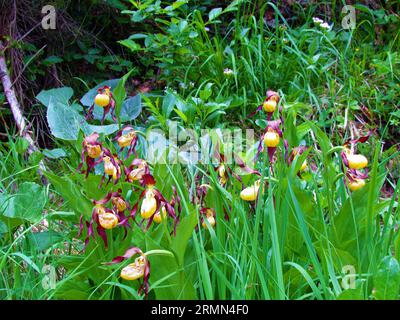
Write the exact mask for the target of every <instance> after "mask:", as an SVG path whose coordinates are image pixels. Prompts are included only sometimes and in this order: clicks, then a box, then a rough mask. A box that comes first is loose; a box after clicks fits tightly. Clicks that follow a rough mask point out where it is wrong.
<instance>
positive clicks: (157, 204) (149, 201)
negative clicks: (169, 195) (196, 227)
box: [131, 174, 180, 234]
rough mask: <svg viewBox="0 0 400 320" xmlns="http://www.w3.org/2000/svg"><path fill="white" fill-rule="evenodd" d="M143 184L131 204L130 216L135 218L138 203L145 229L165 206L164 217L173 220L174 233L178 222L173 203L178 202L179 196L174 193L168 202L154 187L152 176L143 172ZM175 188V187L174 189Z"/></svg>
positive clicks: (154, 182)
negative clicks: (133, 203) (140, 191)
mask: <svg viewBox="0 0 400 320" xmlns="http://www.w3.org/2000/svg"><path fill="white" fill-rule="evenodd" d="M143 184H144V186H145V189H144V190H143V192H142V193H141V194H140V195H139V199H138V201H137V202H136V204H135V205H134V206H133V208H132V210H131V217H132V219H134V220H135V217H136V214H137V212H138V209H139V203H141V205H140V215H141V217H142V219H143V221H148V223H147V226H146V230H147V229H148V228H150V226H151V224H152V222H153V221H154V217H155V215H156V214H157V213H160V210H162V208H165V210H166V212H167V216H166V217H171V218H172V219H173V220H174V234H175V231H176V226H177V223H178V217H177V215H176V212H175V204H177V202H178V201H179V202H180V199H179V197H177V195H174V197H173V199H172V201H171V202H168V201H167V200H166V199H165V198H164V196H163V195H162V194H161V192H160V191H159V190H158V189H157V188H156V187H155V184H156V181H155V179H154V177H153V176H152V175H150V174H145V175H144V176H143ZM174 190H175V189H174ZM178 208H180V203H179V204H178Z"/></svg>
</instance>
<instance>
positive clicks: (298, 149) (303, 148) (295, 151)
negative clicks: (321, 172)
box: [287, 146, 308, 174]
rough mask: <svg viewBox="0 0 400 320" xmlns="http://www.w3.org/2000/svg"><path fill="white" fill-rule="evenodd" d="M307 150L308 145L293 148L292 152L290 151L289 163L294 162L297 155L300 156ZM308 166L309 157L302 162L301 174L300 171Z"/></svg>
mask: <svg viewBox="0 0 400 320" xmlns="http://www.w3.org/2000/svg"><path fill="white" fill-rule="evenodd" d="M306 150H307V147H306V146H298V147H294V148H293V149H292V152H291V153H290V155H289V157H288V159H287V162H288V164H289V165H291V164H292V162H293V161H294V159H296V157H299V156H300V155H301V154H302V153H303V152H304V151H306ZM307 168H308V162H307V159H305V160H304V161H303V163H302V164H301V166H300V171H299V174H300V172H303V171H305V170H306V169H307Z"/></svg>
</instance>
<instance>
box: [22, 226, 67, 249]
mask: <svg viewBox="0 0 400 320" xmlns="http://www.w3.org/2000/svg"><path fill="white" fill-rule="evenodd" d="M28 239H29V241H30V242H31V244H32V246H31V247H32V248H35V249H36V250H38V251H42V250H46V249H48V248H50V247H51V246H52V245H53V244H55V243H57V242H60V241H61V240H62V239H64V236H63V234H62V233H59V232H55V231H51V230H50V231H43V232H35V233H30V234H28Z"/></svg>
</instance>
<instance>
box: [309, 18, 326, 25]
mask: <svg viewBox="0 0 400 320" xmlns="http://www.w3.org/2000/svg"><path fill="white" fill-rule="evenodd" d="M312 19H313V21H314V23H315V24H322V23H324V21H323V20H322V19H320V18H318V17H314V18H312Z"/></svg>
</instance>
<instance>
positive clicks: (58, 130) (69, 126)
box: [47, 101, 118, 140]
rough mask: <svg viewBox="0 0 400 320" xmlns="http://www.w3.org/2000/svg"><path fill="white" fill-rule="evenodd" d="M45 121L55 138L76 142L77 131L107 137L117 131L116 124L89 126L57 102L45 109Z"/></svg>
mask: <svg viewBox="0 0 400 320" xmlns="http://www.w3.org/2000/svg"><path fill="white" fill-rule="evenodd" d="M47 121H48V124H49V127H50V130H51V133H52V134H53V135H54V136H55V137H56V138H59V139H63V140H77V138H78V133H79V130H82V131H83V132H84V134H85V135H90V134H92V133H93V132H97V133H104V134H105V135H108V134H111V133H114V132H115V131H117V130H118V126H117V125H116V124H110V125H105V126H97V125H90V124H88V123H87V122H86V120H85V118H84V117H83V116H82V115H81V114H79V113H78V112H77V111H76V110H75V109H72V108H71V107H70V106H68V105H65V104H62V103H59V102H56V103H53V101H51V102H50V104H49V107H48V108H47Z"/></svg>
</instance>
